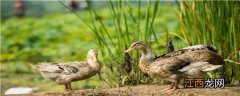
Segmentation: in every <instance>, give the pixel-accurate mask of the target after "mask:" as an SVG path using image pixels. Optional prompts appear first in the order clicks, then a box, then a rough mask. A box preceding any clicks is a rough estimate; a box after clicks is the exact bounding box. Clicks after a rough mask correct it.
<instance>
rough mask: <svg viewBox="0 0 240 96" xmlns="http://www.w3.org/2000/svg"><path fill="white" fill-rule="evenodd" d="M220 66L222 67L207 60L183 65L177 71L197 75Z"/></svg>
mask: <svg viewBox="0 0 240 96" xmlns="http://www.w3.org/2000/svg"><path fill="white" fill-rule="evenodd" d="M220 67H222V65H212V64H210V63H208V62H195V63H191V64H189V65H187V66H185V67H183V68H182V69H180V70H179V71H180V72H184V73H186V74H187V75H190V76H194V77H195V76H196V77H197V76H198V75H199V74H201V73H202V72H208V71H212V70H215V69H218V68H220Z"/></svg>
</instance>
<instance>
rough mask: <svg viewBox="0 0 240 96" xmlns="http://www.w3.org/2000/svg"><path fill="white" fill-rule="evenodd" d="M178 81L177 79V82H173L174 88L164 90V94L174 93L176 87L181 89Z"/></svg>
mask: <svg viewBox="0 0 240 96" xmlns="http://www.w3.org/2000/svg"><path fill="white" fill-rule="evenodd" d="M178 83H179V81H177V82H176V83H173V86H172V88H171V89H169V90H166V91H164V92H163V93H164V94H168V95H169V94H172V93H173V92H174V91H175V90H176V89H179V87H178Z"/></svg>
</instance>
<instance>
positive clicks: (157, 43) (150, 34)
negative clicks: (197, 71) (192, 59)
mask: <svg viewBox="0 0 240 96" xmlns="http://www.w3.org/2000/svg"><path fill="white" fill-rule="evenodd" d="M141 3H147V5H146V6H143V5H142V4H141ZM106 4H107V8H108V10H105V11H107V12H104V13H105V14H103V12H101V11H99V10H96V9H93V8H92V7H91V6H90V7H89V14H90V16H91V18H92V21H91V22H86V20H84V19H82V17H81V16H80V15H78V14H76V13H75V14H76V15H77V16H78V17H79V19H81V20H82V21H84V23H85V24H86V25H88V27H89V28H90V29H91V30H92V32H94V34H95V36H96V44H97V45H98V49H99V50H100V51H101V54H102V58H103V64H104V65H105V67H104V68H103V74H102V75H103V77H104V78H103V79H105V80H104V81H106V82H107V83H108V84H109V85H110V86H123V85H136V84H142V83H149V82H151V81H152V79H151V78H150V77H149V76H148V75H146V74H144V73H143V72H141V70H140V69H139V67H138V61H139V57H140V55H139V54H132V55H134V59H133V60H129V61H128V62H127V61H126V59H131V58H130V57H129V54H124V51H125V50H126V48H127V47H129V46H130V44H131V43H133V42H135V41H140V40H141V41H146V42H148V43H151V45H152V46H153V48H154V49H160V48H161V49H164V51H165V50H166V48H163V47H162V46H165V45H166V43H165V42H166V39H167V38H166V37H164V36H161V35H162V34H166V32H164V31H166V30H163V28H161V27H160V26H159V25H165V23H166V22H169V23H168V24H171V23H172V24H175V23H173V22H174V21H173V20H174V19H175V18H174V17H173V15H170V16H169V14H171V13H168V12H166V11H165V10H164V12H166V13H165V14H164V13H162V14H158V13H159V12H161V11H163V8H166V7H165V6H161V8H159V4H160V2H159V1H155V2H151V1H147V2H146V1H135V2H129V1H116V2H112V1H106ZM106 13H108V14H106ZM106 16H108V17H106ZM163 16H164V18H165V19H163ZM168 16H169V17H168ZM156 17H158V18H156ZM165 26H166V25H165ZM171 27H173V29H174V26H173V25H171ZM164 29H168V28H167V27H165V28H164ZM155 30H157V31H158V32H156V31H155ZM160 38H161V39H160ZM162 42H164V43H162ZM164 51H163V52H164ZM126 66H128V67H130V68H128V67H126Z"/></svg>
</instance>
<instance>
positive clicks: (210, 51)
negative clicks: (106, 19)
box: [125, 41, 224, 93]
mask: <svg viewBox="0 0 240 96" xmlns="http://www.w3.org/2000/svg"><path fill="white" fill-rule="evenodd" d="M135 49H136V50H138V51H140V52H141V53H142V56H141V58H140V60H139V67H140V69H141V70H142V71H143V72H144V73H148V74H149V75H150V76H151V77H156V78H161V79H164V80H167V81H170V82H172V86H171V87H170V88H169V89H171V90H169V89H168V91H165V92H166V93H168V92H171V91H173V90H175V89H177V88H178V83H179V81H180V80H181V79H183V78H185V77H199V76H201V74H202V73H204V72H208V71H211V70H214V69H217V68H219V67H221V66H222V64H223V63H224V61H223V58H222V57H221V56H220V55H218V54H217V53H216V48H215V47H214V46H211V45H195V46H190V47H186V48H183V49H181V50H179V51H174V52H170V53H167V54H164V55H161V56H160V57H158V58H152V56H151V48H150V47H149V46H148V45H147V44H146V43H144V42H142V41H139V42H135V43H133V44H132V45H131V46H130V47H129V48H128V49H127V50H126V51H125V52H127V53H128V52H131V51H133V50H135Z"/></svg>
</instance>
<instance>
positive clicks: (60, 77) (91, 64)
mask: <svg viewBox="0 0 240 96" xmlns="http://www.w3.org/2000/svg"><path fill="white" fill-rule="evenodd" d="M34 68H35V69H37V70H38V71H39V72H40V73H41V75H42V76H43V77H45V78H46V79H49V80H51V81H53V82H56V83H58V84H63V85H65V90H66V91H70V90H72V88H71V82H74V81H79V80H84V79H88V78H90V77H92V76H94V75H95V74H97V73H98V72H99V71H100V70H101V64H100V62H99V60H98V57H97V51H96V50H94V49H92V50H90V51H89V52H88V55H87V62H66V63H47V62H44V63H40V64H39V65H36V66H34Z"/></svg>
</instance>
